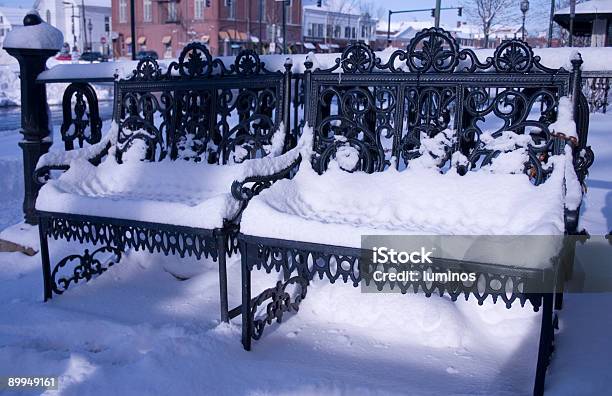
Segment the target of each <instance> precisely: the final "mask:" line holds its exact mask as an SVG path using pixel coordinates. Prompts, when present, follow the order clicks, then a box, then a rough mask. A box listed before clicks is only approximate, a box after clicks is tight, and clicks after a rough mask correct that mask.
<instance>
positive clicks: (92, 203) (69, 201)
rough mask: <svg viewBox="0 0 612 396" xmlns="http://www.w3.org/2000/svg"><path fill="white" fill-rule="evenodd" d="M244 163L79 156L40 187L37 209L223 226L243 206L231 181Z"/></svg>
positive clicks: (158, 221)
mask: <svg viewBox="0 0 612 396" xmlns="http://www.w3.org/2000/svg"><path fill="white" fill-rule="evenodd" d="M136 150H137V149H136ZM131 151H132V149H130V152H131ZM246 162H248V161H246ZM246 162H245V163H246ZM244 167H245V164H232V165H224V166H219V165H209V164H206V163H194V162H190V161H183V160H177V161H170V160H164V161H161V162H147V161H140V159H139V158H137V157H136V158H126V157H125V156H124V162H123V163H121V164H118V163H117V162H116V160H115V158H114V156H113V155H109V156H108V157H107V158H106V159H105V160H104V161H103V162H102V163H101V164H100V165H98V166H93V165H92V164H91V163H90V162H89V161H87V160H86V159H81V158H77V159H74V160H73V161H72V163H71V166H70V168H69V169H68V170H67V171H66V172H65V173H63V174H62V175H61V176H60V177H59V178H57V179H55V180H49V181H48V182H47V183H46V184H45V185H44V186H43V187H42V188H41V190H40V192H39V195H38V199H37V200H36V209H37V210H41V211H48V212H59V213H70V214H81V215H89V216H102V217H110V218H117V219H127V220H137V221H146V222H153V223H163V224H172V225H180V226H187V227H196V228H208V229H214V228H221V227H222V226H223V221H224V220H225V219H232V218H233V217H234V216H235V215H236V213H237V211H238V210H239V205H238V203H237V201H236V200H234V199H233V198H232V197H231V193H230V187H231V185H232V182H233V181H234V180H235V179H237V178H239V176H240V175H241V174H242V173H243V169H244Z"/></svg>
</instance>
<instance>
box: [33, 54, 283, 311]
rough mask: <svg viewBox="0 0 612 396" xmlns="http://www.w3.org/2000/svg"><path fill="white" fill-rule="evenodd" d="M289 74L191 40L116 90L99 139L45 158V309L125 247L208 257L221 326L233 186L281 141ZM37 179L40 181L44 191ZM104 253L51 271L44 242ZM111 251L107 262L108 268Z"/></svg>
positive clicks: (234, 225)
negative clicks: (216, 53)
mask: <svg viewBox="0 0 612 396" xmlns="http://www.w3.org/2000/svg"><path fill="white" fill-rule="evenodd" d="M290 69H291V65H290V63H289V62H287V63H286V64H285V70H284V71H269V70H268V69H266V68H265V65H264V63H263V62H261V61H260V59H259V57H258V55H257V54H256V53H255V52H253V51H250V50H245V51H243V52H241V53H240V54H239V55H238V56H237V57H236V58H235V61H234V63H233V64H232V65H229V66H226V65H224V63H223V62H221V61H220V60H219V59H213V58H212V57H211V55H210V53H209V52H208V50H207V49H206V47H205V46H204V45H203V44H200V43H191V44H189V45H187V46H186V47H185V48H184V50H183V51H182V53H181V55H180V57H179V59H178V62H173V63H172V64H170V65H169V67H168V68H167V70H165V71H163V70H162V69H161V68H160V67H159V65H158V63H157V62H156V61H155V60H153V59H145V60H142V61H141V62H139V64H138V66H137V68H136V70H135V71H134V72H133V75H132V76H130V77H129V78H126V79H117V81H116V82H115V103H114V122H113V124H112V127H111V129H110V131H109V132H108V133H107V134H106V136H105V138H104V139H103V140H102V141H101V142H99V143H97V144H94V145H91V146H87V147H84V148H81V149H77V150H71V151H61V152H51V153H49V154H46V155H44V156H43V157H42V158H41V159H40V161H39V163H38V167H37V168H38V170H37V177H41V175H46V174H48V173H49V171H50V170H51V171H52V170H57V169H60V170H64V171H65V172H64V173H62V174H61V175H60V176H59V177H57V178H55V179H51V180H48V181H46V183H45V184H44V186H43V187H42V188H41V190H40V193H39V195H38V199H37V202H36V209H37V212H38V216H39V219H40V239H41V253H42V262H43V272H44V295H45V300H46V299H49V298H51V297H52V294H53V293H56V294H61V293H62V292H63V291H65V290H66V288H68V287H69V286H70V284H71V283H73V282H74V283H76V282H78V281H80V280H83V279H85V280H89V279H90V278H92V276H94V275H96V274H100V273H102V272H104V271H106V270H107V269H108V267H110V266H111V265H113V264H114V263H116V262H117V261H118V260H119V259H120V258H121V254H122V253H123V252H125V250H126V249H130V248H133V249H136V250H140V249H142V250H147V251H150V252H162V253H164V254H165V255H170V254H176V255H179V256H181V257H184V256H186V255H190V256H195V257H197V258H198V259H199V258H200V257H202V256H204V257H212V258H213V259H215V260H217V261H218V264H219V281H220V289H221V290H220V299H221V318H222V320H224V321H227V320H229V318H230V317H233V316H235V315H237V314H239V312H240V311H239V308H237V309H233V310H232V311H229V312H228V301H227V290H226V288H227V280H226V263H225V260H226V255H227V254H232V253H235V252H236V239H235V235H236V231H237V229H238V219H239V215H240V213H241V211H242V210H243V209H244V206H242V205H243V204H244V202H238V201H236V200H235V199H233V198H232V196H231V194H230V187H231V184H232V182H233V181H234V180H235V179H237V178H240V177H241V175H243V173H244V172H247V171H248V169H249V162H250V161H252V160H253V159H255V158H261V157H264V156H266V155H270V156H272V155H279V154H281V153H283V152H284V151H285V150H286V149H287V148H288V145H289V143H288V142H293V144H294V142H295V139H290V136H289V135H288V126H289V122H288V120H289V119H288V117H289V111H288V109H289V100H290V96H291V90H290V82H291V72H290ZM44 181H45V180H43V182H44ZM48 237H53V238H55V239H58V238H63V239H65V240H68V241H71V240H72V241H78V242H80V243H84V242H87V243H91V244H94V245H100V247H99V248H97V250H93V251H90V250H85V252H84V253H83V254H81V253H79V254H74V255H70V256H67V257H64V258H63V259H61V260H60V261H58V262H57V264H55V265H53V266H51V262H50V259H49V249H48V242H47V238H48ZM108 253H111V254H113V255H114V256H115V257H114V258H112V259H111V260H110V261H106V260H105V259H104V256H105V255H107V256H108Z"/></svg>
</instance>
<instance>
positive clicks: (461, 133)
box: [305, 28, 588, 184]
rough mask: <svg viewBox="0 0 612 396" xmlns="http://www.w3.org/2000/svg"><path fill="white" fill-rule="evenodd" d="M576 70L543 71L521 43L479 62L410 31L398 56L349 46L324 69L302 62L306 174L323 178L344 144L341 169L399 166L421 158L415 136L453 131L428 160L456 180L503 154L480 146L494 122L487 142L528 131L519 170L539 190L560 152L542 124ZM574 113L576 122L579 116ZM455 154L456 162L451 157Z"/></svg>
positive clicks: (438, 33) (437, 33)
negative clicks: (309, 138)
mask: <svg viewBox="0 0 612 396" xmlns="http://www.w3.org/2000/svg"><path fill="white" fill-rule="evenodd" d="M581 63H582V61H581V60H579V59H575V60H574V61H573V67H574V71H573V72H572V73H570V72H569V71H567V70H564V69H550V68H547V67H545V66H543V65H542V64H541V63H540V58H539V57H538V56H535V55H534V54H533V51H532V49H531V48H530V47H529V45H527V44H526V43H524V42H522V41H520V40H508V41H505V42H503V43H502V44H501V45H500V46H499V47H498V48H497V49H496V50H495V53H494V56H493V57H490V58H487V60H486V61H484V62H481V61H479V60H478V59H477V57H476V55H475V54H474V52H473V51H472V50H470V49H460V48H459V46H458V44H457V42H456V41H455V39H454V38H453V37H452V36H450V34H449V33H448V32H445V31H444V30H442V29H436V28H431V29H425V30H423V31H422V32H420V33H418V34H417V35H416V36H415V38H414V39H413V40H412V41H411V43H410V45H409V46H408V48H407V49H406V50H396V51H395V52H393V53H392V54H391V56H390V57H389V59H388V60H385V61H383V59H381V58H379V57H378V56H377V55H376V54H375V53H374V52H373V51H372V50H371V49H370V48H369V47H368V46H367V45H366V44H363V43H357V44H353V45H350V46H349V47H347V48H346V49H345V50H344V52H343V53H342V54H341V56H340V57H339V58H337V59H336V64H335V65H334V66H333V67H331V68H328V69H314V68H313V67H314V64H313V63H312V62H311V61H308V60H307V62H306V64H305V65H306V68H307V71H306V73H305V84H306V85H307V88H306V92H307V98H306V100H305V103H306V110H305V114H306V119H307V122H308V123H309V125H311V126H313V127H314V131H315V146H314V149H315V155H314V156H313V158H312V163H313V167H314V168H315V169H316V170H318V171H319V172H324V171H325V169H326V168H327V165H328V163H329V161H330V159H331V158H334V157H335V156H336V154H338V152H339V151H340V150H345V149H346V147H347V146H348V147H350V148H351V149H352V150H353V151H354V152H356V153H357V154H356V155H357V156H358V160H357V161H356V162H355V164H354V166H353V167H352V168H349V169H345V170H347V171H355V170H361V171H365V172H375V171H381V170H384V169H386V168H387V167H388V166H396V167H397V168H398V169H403V168H404V167H406V166H408V164H409V163H410V161H411V160H413V159H415V158H418V157H420V156H421V155H423V152H422V151H423V150H422V149H423V147H422V146H421V139H422V137H423V136H426V137H428V138H433V137H436V136H437V135H439V134H441V133H443V132H445V131H447V130H448V129H451V130H453V131H454V132H453V133H454V136H452V138H450V139H449V141H448V142H446V143H445V145H446V147H445V149H444V152H443V153H436V155H435V156H436V162H437V165H438V166H439V167H440V168H441V169H442V168H443V167H444V168H446V167H448V166H449V164H450V166H452V167H456V168H457V170H458V172H459V173H460V174H464V173H466V172H467V171H469V170H472V169H477V168H480V167H482V166H485V165H490V164H491V162H492V161H493V160H494V159H495V158H496V157H497V156H499V155H500V154H501V153H502V152H503V151H502V150H499V149H496V148H493V149H491V148H488V147H487V145H486V144H485V141H484V139H481V137H482V136H483V133H484V127H483V122H484V121H485V120H486V121H489V124H488V125H494V126H493V127H492V129H491V128H490V127H487V130H486V132H487V134H490V135H491V136H492V137H493V138H495V139H496V138H499V137H500V136H502V132H505V131H510V132H515V133H517V134H529V136H530V137H531V143H530V144H529V145H528V147H527V152H528V160H527V161H526V162H525V164H524V169H523V172H524V173H526V174H528V175H529V176H530V177H531V179H532V181H533V183H534V184H540V183H542V182H543V181H544V180H546V178H547V176H548V174H549V173H550V172H549V171H547V169H549V168H550V167H548V166H547V161H548V157H549V156H551V155H557V154H560V153H561V152H562V150H563V146H564V144H565V140H563V139H561V140H563V141H559V139H558V138H557V135H556V134H554V133H553V131H550V130H549V125H550V124H552V123H553V122H554V121H555V120H556V116H557V111H558V105H559V100H560V98H561V97H562V96H565V95H568V94H569V93H570V91H571V87H572V81H573V79H576V78H579V67H580V64H581ZM576 74H578V76H576ZM578 89H579V87H578ZM582 110H583V109H582V108H581V107H580V106H578V111H579V113H580V114H582V113H581V112H582ZM580 114H577V115H575V116H576V119H577V120H578V119H582V118H584V117H582V116H581V115H580ZM587 116H588V114H587ZM579 129H580V128H579ZM571 143H575V142H571ZM517 148H518V147H517ZM455 153H457V154H460V155H461V157H458V158H464V160H461V161H459V160H454V159H453V158H454V154H455ZM451 160H452V161H451ZM394 161H395V163H393V162H394Z"/></svg>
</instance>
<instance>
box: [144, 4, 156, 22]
mask: <svg viewBox="0 0 612 396" xmlns="http://www.w3.org/2000/svg"><path fill="white" fill-rule="evenodd" d="M152 20H153V4H152V2H151V0H142V21H143V22H151V21H152Z"/></svg>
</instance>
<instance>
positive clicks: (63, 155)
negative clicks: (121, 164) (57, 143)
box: [36, 121, 119, 169]
mask: <svg viewBox="0 0 612 396" xmlns="http://www.w3.org/2000/svg"><path fill="white" fill-rule="evenodd" d="M118 133H119V127H118V126H117V123H115V122H114V121H113V122H112V123H111V127H110V129H109V131H108V132H107V133H106V134H105V135H104V136H103V137H102V139H101V140H100V141H99V142H98V143H96V144H92V145H91V146H85V147H83V148H79V149H75V150H70V151H65V150H63V148H58V149H52V150H51V151H49V152H48V153H46V154H44V155H43V156H41V157H40V158H39V160H38V163H37V164H36V169H40V168H42V167H45V166H62V165H71V164H72V162H73V161H77V160H78V161H82V160H88V159H92V158H94V157H96V156H98V155H100V154H101V153H102V151H104V149H105V148H106V147H107V146H108V145H109V144H110V145H111V146H112V145H114V144H115V143H116V142H117V135H118Z"/></svg>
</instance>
